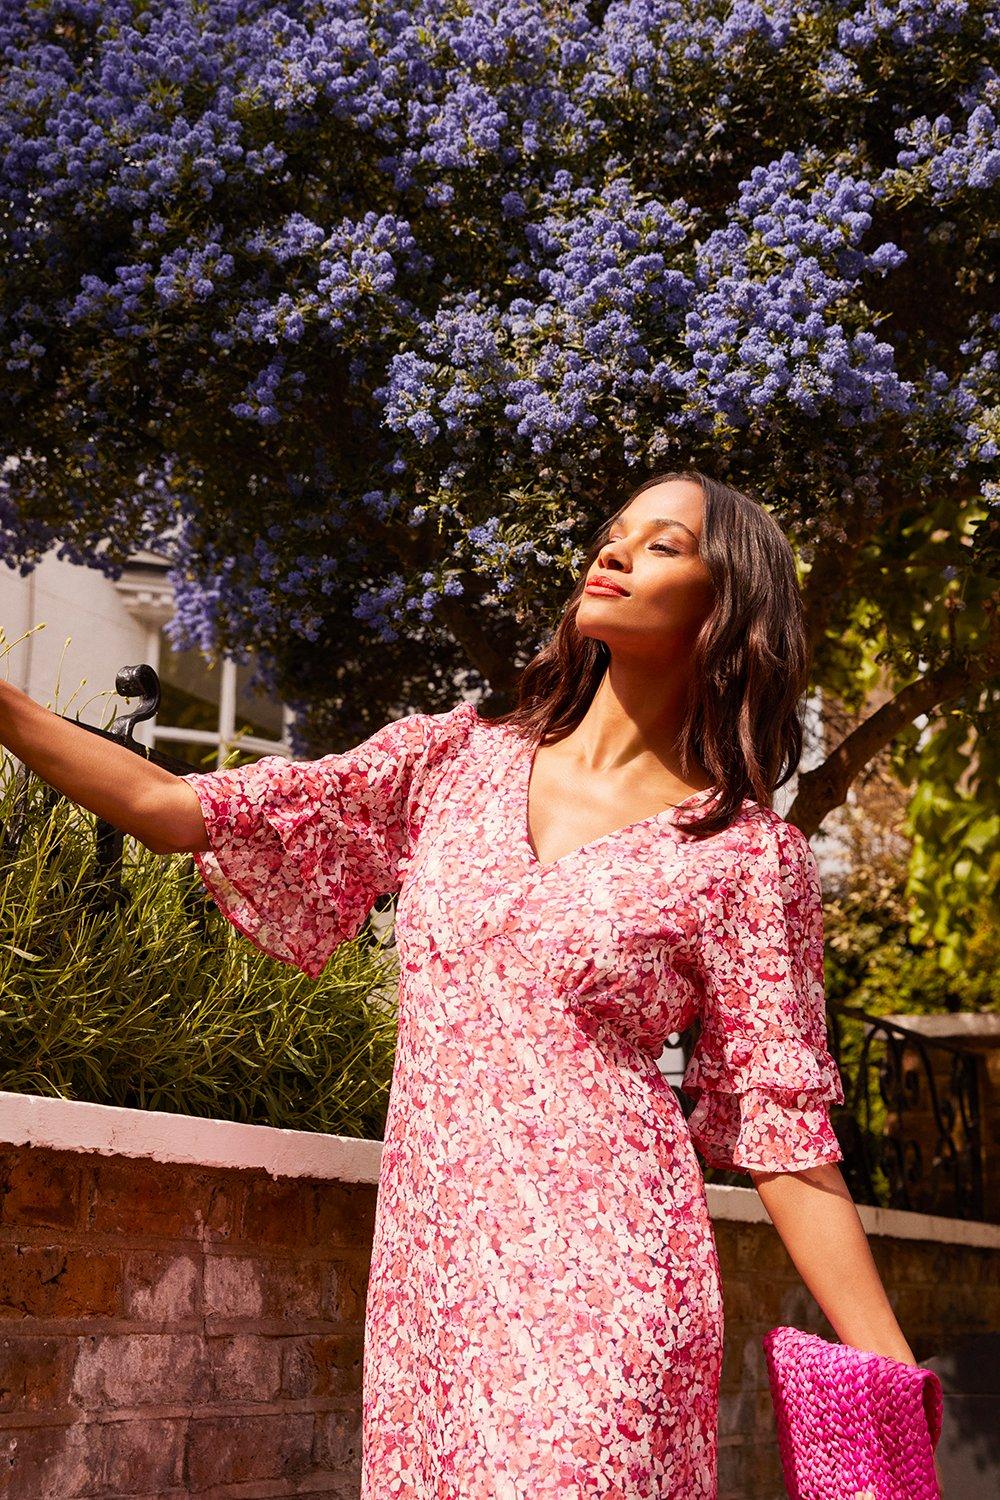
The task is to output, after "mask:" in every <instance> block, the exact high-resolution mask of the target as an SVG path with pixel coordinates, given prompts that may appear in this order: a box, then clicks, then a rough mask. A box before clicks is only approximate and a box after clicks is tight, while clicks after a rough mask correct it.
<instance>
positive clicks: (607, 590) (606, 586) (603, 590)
mask: <svg viewBox="0 0 1000 1500" xmlns="http://www.w3.org/2000/svg"><path fill="white" fill-rule="evenodd" d="M587 590H588V592H590V593H594V594H614V595H615V596H616V597H621V598H624V599H627V598H628V590H627V589H623V588H622V586H621V584H618V583H611V582H610V581H609V580H608V579H606V578H592V579H591V580H590V582H589V583H588V584H587Z"/></svg>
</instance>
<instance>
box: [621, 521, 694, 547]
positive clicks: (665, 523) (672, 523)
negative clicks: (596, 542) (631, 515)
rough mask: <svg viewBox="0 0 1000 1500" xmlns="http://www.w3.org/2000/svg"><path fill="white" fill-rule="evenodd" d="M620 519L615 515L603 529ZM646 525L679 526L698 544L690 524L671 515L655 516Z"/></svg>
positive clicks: (657, 527)
mask: <svg viewBox="0 0 1000 1500" xmlns="http://www.w3.org/2000/svg"><path fill="white" fill-rule="evenodd" d="M621 519H622V518H621V516H615V517H614V519H613V520H611V521H609V522H608V524H607V526H606V527H605V531H606V532H608V531H610V530H611V528H612V526H618V525H620V524H621ZM646 525H647V527H650V528H652V527H656V529H657V530H660V529H662V528H664V527H667V526H679V527H680V529H681V531H686V532H687V534H688V536H689V537H690V538H691V540H692V541H693V542H694V544H695V545H696V546H697V544H698V538H697V537H696V536H695V534H694V532H693V531H692V530H691V528H690V526H685V525H684V522H683V521H676V520H674V519H673V517H672V516H656V517H654V518H653V519H652V520H650V521H647V522H646Z"/></svg>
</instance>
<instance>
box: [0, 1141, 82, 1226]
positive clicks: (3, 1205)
mask: <svg viewBox="0 0 1000 1500" xmlns="http://www.w3.org/2000/svg"><path fill="white" fill-rule="evenodd" d="M81 1193H82V1173H81V1170H80V1165H79V1163H78V1162H75V1161H73V1160H72V1159H67V1158H66V1157H65V1156H63V1155H62V1154H59V1153H53V1152H51V1151H44V1150H40V1149H39V1150H32V1149H31V1148H30V1147H29V1148H25V1149H23V1150H21V1151H19V1152H18V1153H17V1154H16V1155H13V1156H8V1157H6V1158H5V1159H4V1161H3V1163H2V1164H0V1223H3V1224H39V1225H43V1226H46V1227H49V1228H53V1229H72V1228H74V1227H75V1226H76V1224H77V1223H78V1222H79V1218H80V1199H81Z"/></svg>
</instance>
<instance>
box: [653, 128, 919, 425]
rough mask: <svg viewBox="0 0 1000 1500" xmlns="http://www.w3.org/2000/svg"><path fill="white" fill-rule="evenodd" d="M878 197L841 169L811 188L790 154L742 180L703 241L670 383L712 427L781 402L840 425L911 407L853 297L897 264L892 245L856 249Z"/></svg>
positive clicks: (906, 385)
mask: <svg viewBox="0 0 1000 1500" xmlns="http://www.w3.org/2000/svg"><path fill="white" fill-rule="evenodd" d="M876 196H877V192H876V189H875V187H873V186H872V185H871V184H870V183H868V182H866V181H865V180H864V179H862V178H858V177H856V176H854V175H852V174H850V173H847V172H840V171H829V172H827V173H826V174H825V175H824V176H823V177H822V179H821V180H820V181H819V182H817V183H816V184H815V185H812V184H810V183H809V181H808V179H807V176H806V173H805V171H804V169H803V164H802V161H801V160H800V158H799V157H798V156H796V155H795V153H794V152H790V151H789V152H786V153H785V154H784V155H783V156H782V157H781V158H780V159H779V160H777V161H774V162H770V163H768V164H767V165H766V166H760V167H755V168H754V170H753V172H752V173H751V174H750V176H749V178H748V179H746V180H745V181H744V182H743V183H741V184H740V190H739V196H738V198H737V200H736V202H735V203H734V205H733V206H732V208H731V209H730V211H729V214H728V223H727V224H726V225H725V227H723V228H720V229H717V230H713V232H712V233H711V234H710V235H709V236H708V238H707V239H706V241H705V242H704V244H703V246H702V247H701V253H700V255H699V258H698V269H697V272H696V282H697V293H696V295H695V296H694V298H693V299H692V301H691V306H690V309H689V311H688V314H687V318H686V322H685V330H684V344H685V347H686V348H687V349H688V350H689V351H690V353H691V361H690V366H689V367H688V368H687V369H683V368H681V369H680V370H679V372H678V374H677V376H676V382H675V383H676V385H677V386H678V388H679V389H681V390H683V391H685V392H686V393H687V395H688V396H689V398H690V401H691V409H692V412H693V413H696V414H697V415H698V416H700V418H701V420H702V423H703V424H704V425H705V426H707V427H708V428H709V429H714V427H715V424H716V419H717V417H718V416H719V415H721V416H722V417H724V418H725V419H726V420H727V421H729V422H732V423H734V424H737V425H742V424H745V423H747V422H749V421H750V420H751V418H752V417H753V416H754V415H755V414H756V413H757V412H759V411H760V410H762V409H763V410H767V409H768V408H772V407H773V406H774V405H775V403H777V402H779V401H782V402H788V403H790V404H791V405H792V406H794V407H796V408H798V410H800V411H801V412H803V413H805V414H806V415H807V416H810V417H816V416H819V415H820V414H821V413H823V412H824V411H826V412H827V413H829V416H830V418H831V419H832V420H836V421H838V422H839V423H840V424H841V425H843V426H848V427H850V426H854V425H855V424H856V423H857V422H866V423H872V422H875V421H876V420H877V419H878V417H879V416H880V414H881V413H882V412H884V411H886V410H890V411H896V412H905V411H907V410H909V408H910V405H911V402H912V400H913V396H914V387H913V385H912V383H911V382H909V381H906V380H903V379H901V378H900V376H899V374H898V372H897V370H896V358H895V350H894V348H893V346H892V344H890V343H888V342H887V341H885V340H880V339H878V338H876V337H875V335H874V333H873V332H872V330H871V328H870V326H869V324H870V319H871V315H870V311H869V309H868V308H867V307H866V305H865V303H864V301H863V300H862V298H863V289H864V281H865V278H869V277H881V276H884V275H885V274H886V273H888V272H890V271H892V270H894V269H895V268H896V267H897V266H899V265H900V264H901V263H902V262H903V261H904V260H905V255H904V253H903V251H902V250H900V249H899V248H898V246H896V245H894V244H892V243H891V242H889V241H883V242H882V243H880V244H876V245H874V246H872V247H871V248H869V249H863V248H862V242H863V241H864V240H865V239H866V238H868V237H870V236H869V231H870V230H871V227H872V211H873V208H874V207H875V201H876Z"/></svg>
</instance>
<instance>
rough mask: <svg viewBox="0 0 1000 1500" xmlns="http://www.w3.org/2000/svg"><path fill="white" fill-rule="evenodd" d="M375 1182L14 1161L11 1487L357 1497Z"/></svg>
mask: <svg viewBox="0 0 1000 1500" xmlns="http://www.w3.org/2000/svg"><path fill="white" fill-rule="evenodd" d="M374 1208H375V1188H374V1186H373V1185H371V1184H366V1183H352V1184H344V1183H339V1182H330V1181H316V1180H301V1179H290V1180H285V1181H281V1180H275V1179H273V1178H272V1177H270V1176H269V1175H268V1174H267V1173H266V1172H263V1171H246V1170H229V1171H226V1170H220V1169H218V1168H214V1169H203V1170H201V1169H198V1168H195V1167H191V1166H183V1165H177V1164H173V1163H162V1162H155V1161H150V1160H141V1159H139V1160H132V1159H129V1158H127V1157H104V1156H91V1155H82V1154H79V1153H73V1152H65V1151H53V1150H49V1149H45V1148H35V1147H18V1148H13V1149H7V1150H6V1151H3V1152H2V1153H0V1244H2V1249H0V1494H3V1495H4V1496H9V1497H10V1500H77V1497H83V1496H102V1497H108V1500H110V1497H111V1496H126V1495H127V1496H129V1497H130V1500H134V1497H143V1500H167V1497H173V1496H188V1495H197V1496H203V1497H212V1500H215V1497H219V1500H222V1497H227V1500H228V1497H234V1500H235V1497H237V1496H239V1497H241V1500H242V1497H249V1496H254V1497H260V1500H264V1497H270V1496H285V1495H310V1496H316V1497H319V1496H327V1497H331V1500H332V1497H337V1500H344V1497H348V1496H354V1497H356V1496H357V1494H358V1487H359V1477H360V1451H361V1416H360V1412H361V1358H362V1350H363V1318H364V1297H365V1288H366V1280H367V1270H368V1258H369V1256H368V1252H369V1248H370V1244H371V1235H372V1228H373V1215H374Z"/></svg>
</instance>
